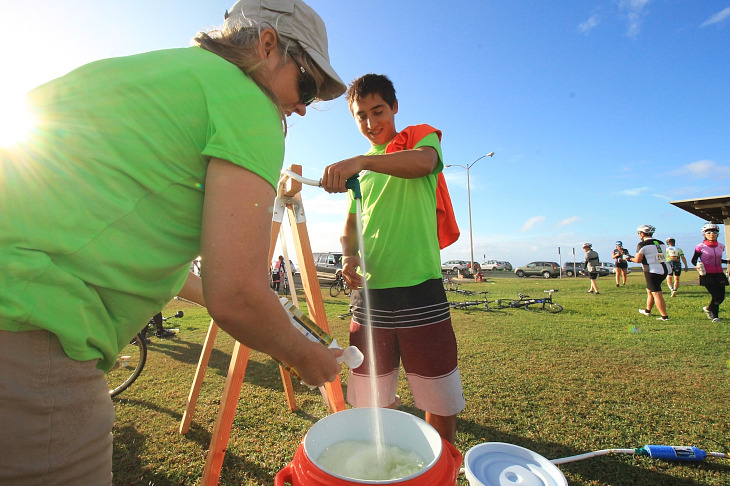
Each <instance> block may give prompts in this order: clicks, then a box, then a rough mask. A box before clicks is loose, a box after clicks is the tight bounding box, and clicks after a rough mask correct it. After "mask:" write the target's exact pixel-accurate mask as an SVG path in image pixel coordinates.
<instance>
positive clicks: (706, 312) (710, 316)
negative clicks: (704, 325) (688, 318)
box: [702, 307, 715, 319]
mask: <svg viewBox="0 0 730 486" xmlns="http://www.w3.org/2000/svg"><path fill="white" fill-rule="evenodd" d="M702 310H703V311H705V314H707V318H708V319H713V318H714V317H715V316H713V315H712V312H710V311H709V310H707V307H703V308H702Z"/></svg>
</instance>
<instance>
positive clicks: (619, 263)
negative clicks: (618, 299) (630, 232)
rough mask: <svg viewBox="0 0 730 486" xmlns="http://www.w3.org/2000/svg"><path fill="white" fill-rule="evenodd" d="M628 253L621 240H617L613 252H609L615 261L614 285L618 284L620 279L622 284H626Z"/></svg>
mask: <svg viewBox="0 0 730 486" xmlns="http://www.w3.org/2000/svg"><path fill="white" fill-rule="evenodd" d="M628 255H629V250H627V249H626V248H624V244H623V242H621V241H617V242H616V248H614V249H613V253H612V254H611V258H613V261H614V262H616V263H615V268H616V287H618V286H619V282H621V281H623V283H622V285H626V273H627V270H628V268H629V264H628V262H627V261H626V257H627V256H628ZM622 279H623V280H622Z"/></svg>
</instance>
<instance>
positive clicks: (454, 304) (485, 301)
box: [449, 291, 499, 311]
mask: <svg viewBox="0 0 730 486" xmlns="http://www.w3.org/2000/svg"><path fill="white" fill-rule="evenodd" d="M461 292H465V291H461ZM461 292H460V293H461ZM466 292H468V293H466V295H473V294H475V293H478V294H484V299H480V300H466V301H461V302H459V301H453V302H449V307H453V308H454V309H466V308H469V307H474V306H477V305H483V306H484V309H485V310H488V311H489V310H492V308H490V307H489V304H496V303H498V302H499V301H498V300H489V299H487V294H488V293H489V292H487V291H483V292H471V291H466Z"/></svg>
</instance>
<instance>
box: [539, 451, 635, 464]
mask: <svg viewBox="0 0 730 486" xmlns="http://www.w3.org/2000/svg"><path fill="white" fill-rule="evenodd" d="M606 454H636V451H635V450H634V449H603V450H601V451H595V452H586V453H585V454H578V455H577V456H570V457H563V458H561V459H553V460H551V461H550V462H552V463H553V464H556V465H557V464H564V463H566V462H574V461H582V460H583V459H589V458H591V457H596V456H605V455H606Z"/></svg>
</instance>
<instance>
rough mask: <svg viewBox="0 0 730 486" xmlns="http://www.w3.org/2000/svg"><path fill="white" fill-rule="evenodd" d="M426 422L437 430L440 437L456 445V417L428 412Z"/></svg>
mask: <svg viewBox="0 0 730 486" xmlns="http://www.w3.org/2000/svg"><path fill="white" fill-rule="evenodd" d="M426 422H427V423H428V424H429V425H430V426H431V427H433V428H434V429H436V432H438V433H439V435H440V436H441V437H442V438H444V439H446V440H447V441H449V442H450V443H452V444H454V443H455V441H456V415H448V416H443V415H436V414H434V413H431V412H426Z"/></svg>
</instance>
